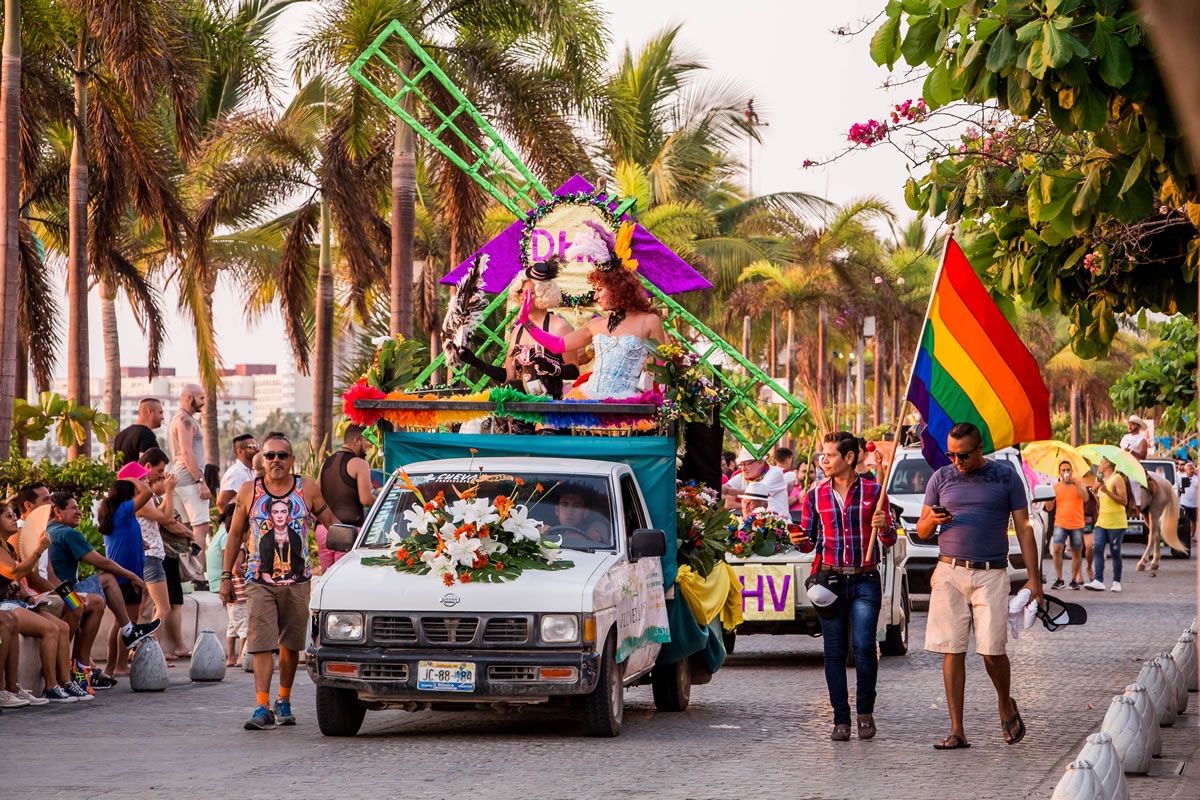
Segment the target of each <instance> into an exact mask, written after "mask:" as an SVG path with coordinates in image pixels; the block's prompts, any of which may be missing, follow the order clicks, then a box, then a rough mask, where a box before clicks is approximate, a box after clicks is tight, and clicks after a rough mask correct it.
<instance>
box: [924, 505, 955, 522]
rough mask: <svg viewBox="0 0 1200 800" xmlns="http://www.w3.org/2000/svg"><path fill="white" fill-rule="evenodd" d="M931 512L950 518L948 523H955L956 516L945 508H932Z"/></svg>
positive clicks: (930, 508)
mask: <svg viewBox="0 0 1200 800" xmlns="http://www.w3.org/2000/svg"><path fill="white" fill-rule="evenodd" d="M929 510H930V511H932V512H933V513H934V514H937V515H938V516H940V517H949V518H950V519H949V520H947V521H948V522H953V521H954V515H953V514H951V513H950V512H949V511H947V510H946V507H945V506H930V507H929Z"/></svg>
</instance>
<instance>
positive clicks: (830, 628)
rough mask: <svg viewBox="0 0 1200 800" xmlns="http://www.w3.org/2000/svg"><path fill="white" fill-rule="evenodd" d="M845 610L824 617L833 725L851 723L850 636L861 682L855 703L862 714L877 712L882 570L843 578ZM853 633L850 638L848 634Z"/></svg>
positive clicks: (857, 675)
mask: <svg viewBox="0 0 1200 800" xmlns="http://www.w3.org/2000/svg"><path fill="white" fill-rule="evenodd" d="M842 586H843V588H842V595H841V597H842V599H841V603H840V608H841V613H840V614H839V615H838V616H837V617H836V618H834V619H824V618H821V636H822V638H823V639H824V642H825V683H826V684H827V685H828V686H829V704H830V705H832V706H833V724H834V725H849V724H850V694H849V689H848V688H847V686H846V648H847V638H849V640H850V643H851V644H852V645H853V647H854V675H855V678H856V679H857V682H858V689H857V691H856V693H855V697H854V703H855V706H856V708H857V710H858V713H859V715H862V714H874V713H875V681H876V678H877V677H878V675H879V655H878V653H877V651H876V648H875V626H876V624H877V623H878V622H879V607H880V606H881V605H882V604H883V587H882V585H880V582H879V573H878V572H872V573H870V574H867V575H845V576H843V578H842ZM847 634H849V637H847Z"/></svg>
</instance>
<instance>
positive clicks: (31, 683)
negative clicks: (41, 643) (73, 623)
mask: <svg viewBox="0 0 1200 800" xmlns="http://www.w3.org/2000/svg"><path fill="white" fill-rule="evenodd" d="M114 624H116V618H115V617H114V616H113V614H112V612H111V611H107V610H106V611H105V612H104V621H103V622H102V623H101V624H100V633H99V634H98V635H97V636H96V643H95V645H94V646H93V647H92V660H93V661H95V662H96V663H97V664H99V663H103V662H104V660H105V658H106V657H107V655H108V633H109V631H110V630H112V626H113V625H114ZM228 624H229V617H228V615H227V614H226V612H225V605H224V604H223V603H222V602H221V598H220V597H219V596H218V595H217V594H216V593H215V592H191V593H190V594H185V595H184V596H183V620H182V622H181V626H180V627H181V628H182V629H183V643H184V645H185V646H186V647H187V648H189V649H191V647H192V644H193V643H194V642H195V641H196V636H197V634H198V633H199V632H200V631H202V630H204V629H205V628H208V629H210V630H212V631H214V632H215V633H216V634H217V637H218V638H220V639H221V641H222V643H224V640H225V628H226V627H227V626H228ZM157 636H158V637H159V641H160V642H161V641H162V638H161V636H162V634H161V633H159V634H157ZM19 674H20V681H21V686H23V687H25V688H26V689H28V690H29V691H31V692H33V693H35V694H41V692H42V689H43V688H44V687H43V685H42V672H41V661H40V660H39V659H38V643H37V640H36V639H31V638H29V637H27V636H22V637H21V669H20V673H19Z"/></svg>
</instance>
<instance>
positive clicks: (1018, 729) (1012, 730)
mask: <svg viewBox="0 0 1200 800" xmlns="http://www.w3.org/2000/svg"><path fill="white" fill-rule="evenodd" d="M1009 700H1010V702H1012V707H1013V715H1012V717H1010V718H1009V719H1006V720H1001V721H1000V729H1001V730H1003V731H1004V741H1005V743H1006V744H1016V743H1017V742H1019V741H1021V740H1022V739H1024V738H1025V720H1023V719H1021V712H1020V711H1018V710H1017V701H1016V700H1013V699H1012V698H1009Z"/></svg>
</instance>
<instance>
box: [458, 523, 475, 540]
mask: <svg viewBox="0 0 1200 800" xmlns="http://www.w3.org/2000/svg"><path fill="white" fill-rule="evenodd" d="M474 533H475V523H474V522H468V523H467V524H465V525H459V526H458V527H457V528H455V529H454V538H455V539H461V538H462V537H463V534H466V535H467V536H468V537H469V536H472V535H473V534H474Z"/></svg>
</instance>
